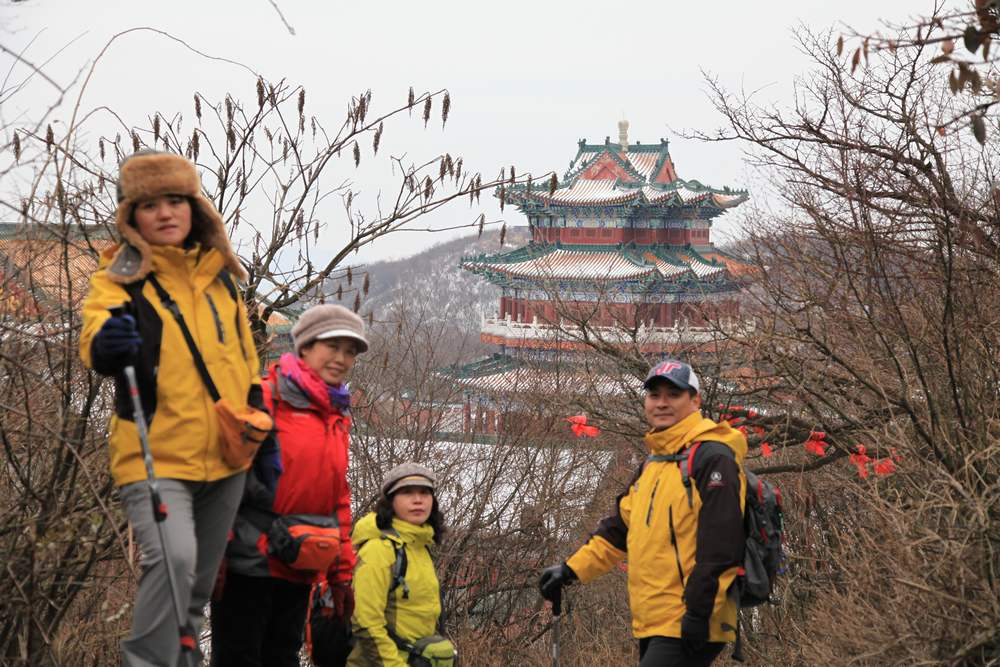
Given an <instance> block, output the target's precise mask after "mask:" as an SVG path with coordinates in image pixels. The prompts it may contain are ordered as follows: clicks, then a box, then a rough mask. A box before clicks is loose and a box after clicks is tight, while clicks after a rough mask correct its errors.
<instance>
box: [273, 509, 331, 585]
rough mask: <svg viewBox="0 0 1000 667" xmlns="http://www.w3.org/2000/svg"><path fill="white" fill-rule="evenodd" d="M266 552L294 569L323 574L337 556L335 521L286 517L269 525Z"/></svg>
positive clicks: (323, 518)
mask: <svg viewBox="0 0 1000 667" xmlns="http://www.w3.org/2000/svg"><path fill="white" fill-rule="evenodd" d="M267 544H268V546H267V553H268V555H270V556H273V557H274V558H277V559H278V560H279V561H281V562H282V563H284V564H285V565H288V566H289V567H291V568H294V569H296V570H311V571H315V572H326V571H327V570H329V569H330V566H331V565H333V564H334V563H335V562H336V560H337V558H338V557H339V556H340V526H339V525H338V523H337V520H336V519H334V518H333V517H329V516H320V515H317V514H288V515H286V516H279V517H277V518H276V519H275V520H274V521H272V522H271V527H270V528H268V531H267Z"/></svg>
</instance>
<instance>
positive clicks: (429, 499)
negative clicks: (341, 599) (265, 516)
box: [347, 463, 454, 667]
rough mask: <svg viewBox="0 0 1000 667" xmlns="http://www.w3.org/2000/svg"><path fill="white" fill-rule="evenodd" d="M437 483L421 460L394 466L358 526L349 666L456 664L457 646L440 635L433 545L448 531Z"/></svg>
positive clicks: (355, 538)
mask: <svg viewBox="0 0 1000 667" xmlns="http://www.w3.org/2000/svg"><path fill="white" fill-rule="evenodd" d="M435 483H436V477H435V475H434V473H433V472H431V471H430V470H429V469H427V468H425V467H424V466H422V465H420V464H417V463H403V464H401V465H398V466H396V467H395V468H393V469H392V470H390V471H389V473H388V474H387V475H386V476H385V479H384V480H383V483H382V496H381V497H380V498H379V501H378V505H377V506H376V508H375V511H374V512H371V513H369V514H368V515H366V516H365V517H364V518H362V519H361V520H360V521H358V522H357V523H356V524H355V526H354V532H353V533H352V535H351V539H352V541H353V543H354V546H355V548H356V549H357V550H358V561H357V566H356V567H355V570H354V599H355V605H356V606H355V608H354V616H353V617H352V619H351V626H352V629H353V632H354V636H355V637H356V638H357V644H356V645H355V647H354V650H353V651H352V652H351V656H350V658H349V659H348V662H347V664H348V665H352V666H355V667H372V666H376V665H377V666H379V667H382V666H384V667H404V666H405V665H407V664H417V665H421V664H422V665H435V666H437V665H451V664H453V660H454V648H453V647H452V646H451V643H450V642H448V640H446V639H444V638H442V637H440V636H438V635H436V634H435V633H436V632H437V627H438V619H439V617H440V615H441V589H440V585H439V584H438V578H437V574H436V573H435V572H434V562H433V560H432V558H431V546H432V545H433V544H439V543H440V542H441V538H442V536H443V535H444V530H445V529H444V518H443V516H442V514H441V510H440V509H439V508H438V501H437V498H435V496H434V486H435ZM432 656H436V657H432Z"/></svg>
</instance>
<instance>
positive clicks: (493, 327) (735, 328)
mask: <svg viewBox="0 0 1000 667" xmlns="http://www.w3.org/2000/svg"><path fill="white" fill-rule="evenodd" d="M720 325H721V326H719V327H716V326H713V327H693V326H690V325H688V324H687V322H686V321H678V323H677V324H675V325H674V326H673V327H656V326H651V325H650V326H646V325H645V323H643V324H640V325H639V328H638V330H637V331H636V334H635V340H636V342H639V343H708V342H711V341H717V340H722V339H724V338H725V337H726V334H733V333H736V332H740V333H746V332H750V331H752V330H753V323H752V322H750V321H744V320H736V319H726V320H723V321H722V322H721V323H720ZM587 328H588V330H589V331H590V332H592V333H593V334H594V335H596V336H599V337H600V338H601V339H602V340H605V341H609V342H622V343H624V342H631V341H632V332H631V331H629V330H626V329H624V328H622V327H606V326H593V327H587ZM579 331H580V328H579V327H578V326H576V325H572V324H569V323H567V322H566V321H565V320H562V321H561V322H560V325H559V326H558V327H556V326H553V325H551V324H543V323H540V322H539V321H538V317H537V316H536V317H534V318H532V321H531V322H518V321H516V320H512V319H511V317H510V315H509V314H508V315H507V316H506V317H504V318H499V317H485V316H484V317H483V319H482V332H483V333H484V334H489V335H493V336H502V337H504V338H514V339H522V340H550V341H554V340H556V339H557V338H558V339H561V340H579V339H580V335H579Z"/></svg>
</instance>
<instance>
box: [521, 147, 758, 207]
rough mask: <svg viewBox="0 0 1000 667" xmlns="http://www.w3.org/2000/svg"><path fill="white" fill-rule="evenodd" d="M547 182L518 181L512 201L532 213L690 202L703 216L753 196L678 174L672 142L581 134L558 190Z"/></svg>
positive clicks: (656, 205) (655, 205)
mask: <svg viewBox="0 0 1000 667" xmlns="http://www.w3.org/2000/svg"><path fill="white" fill-rule="evenodd" d="M546 186H547V184H545V183H535V184H533V186H529V185H526V184H525V185H518V186H514V187H513V188H511V189H510V190H508V191H506V192H505V195H506V198H507V201H509V202H511V203H514V204H517V205H518V206H519V207H520V208H521V210H523V211H525V212H526V213H528V212H529V211H531V210H534V209H540V208H551V207H579V206H586V207H592V206H615V207H633V208H635V207H643V208H648V207H657V208H661V209H669V208H685V209H689V210H697V213H698V216H699V217H700V218H702V219H706V218H713V217H715V216H717V215H719V214H720V213H722V212H723V211H724V210H726V209H728V208H732V207H734V206H737V205H739V204H741V203H743V202H744V201H746V199H747V193H746V191H745V190H731V189H730V188H723V189H721V190H718V189H715V188H711V187H708V186H705V185H702V184H701V183H699V182H698V181H693V180H692V181H685V180H683V179H681V178H678V177H677V171H676V169H675V168H674V162H673V160H672V159H671V157H670V150H669V143H668V142H667V140H666V139H660V143H659V144H647V145H643V144H641V143H637V144H634V145H631V144H628V143H627V141H626V142H625V143H624V146H623V145H622V143H617V144H613V143H610V141H607V140H606V141H605V142H604V144H588V143H587V142H586V140H584V139H581V140H580V143H579V144H578V149H577V153H576V157H574V158H573V160H572V161H570V164H569V170H568V171H567V172H566V174H565V175H564V176H563V178H562V182H561V183H560V184H559V185H558V187H557V188H556V189H555V191H553V192H550V191H549V188H548V187H546Z"/></svg>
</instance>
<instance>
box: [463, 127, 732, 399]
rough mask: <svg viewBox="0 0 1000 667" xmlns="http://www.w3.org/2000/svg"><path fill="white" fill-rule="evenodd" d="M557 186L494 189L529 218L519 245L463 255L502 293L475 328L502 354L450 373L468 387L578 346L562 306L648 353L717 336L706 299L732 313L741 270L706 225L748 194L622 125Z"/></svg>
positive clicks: (588, 147)
mask: <svg viewBox="0 0 1000 667" xmlns="http://www.w3.org/2000/svg"><path fill="white" fill-rule="evenodd" d="M553 185H555V187H554V189H553V188H552V186H551V185H550V186H549V187H546V184H539V183H534V184H530V183H529V184H519V185H514V186H511V187H509V188H507V189H505V190H503V191H500V192H498V193H497V195H498V196H499V197H501V198H502V199H503V201H504V203H507V204H513V205H515V206H517V207H518V209H519V210H520V211H521V212H522V213H524V215H525V216H526V217H527V218H528V225H529V227H530V230H531V241H530V242H529V243H528V245H527V246H524V247H521V248H517V249H515V250H512V251H509V252H505V253H501V254H496V255H479V256H475V257H465V258H463V259H462V268H464V269H465V270H467V271H471V272H473V273H476V274H478V275H481V276H483V277H484V278H485V279H486V280H488V281H490V282H491V283H493V284H495V285H497V286H498V287H500V290H501V297H500V303H499V307H498V309H497V311H496V314H495V315H494V316H489V317H486V318H484V321H483V325H482V331H481V338H482V340H483V341H484V342H487V343H490V344H494V345H497V346H499V353H498V354H494V355H492V356H491V357H489V358H487V359H484V360H481V361H479V362H475V363H473V364H469V365H467V366H464V367H462V368H461V369H454V370H453V373H452V375H453V377H455V378H456V379H457V380H459V381H460V382H462V383H463V384H465V385H466V386H467V387H468V388H469V389H470V390H473V389H475V390H485V391H488V392H489V391H502V390H503V387H504V386H505V385H509V384H510V382H511V381H513V380H514V376H515V375H516V376H518V377H519V378H521V380H522V381H523V378H524V374H523V373H521V372H520V371H521V366H522V364H521V362H522V361H524V360H527V359H531V360H535V361H544V360H546V359H551V358H553V357H554V356H555V355H558V354H562V355H563V358H565V355H566V354H569V355H570V356H572V354H574V353H576V352H577V351H581V350H583V349H586V344H585V343H583V342H581V341H580V340H579V339H577V338H576V337H574V336H573V335H572V331H573V329H574V326H573V324H572V323H570V322H568V321H566V320H564V316H565V314H566V313H567V312H572V313H578V314H580V313H582V314H584V316H585V319H586V320H587V327H588V328H589V329H591V330H592V331H597V332H599V333H601V335H602V337H603V338H604V339H605V340H614V338H615V336H619V337H622V342H623V343H625V342H629V343H632V344H638V345H639V348H640V350H641V351H642V352H643V353H648V354H650V355H651V356H652V355H660V354H667V353H669V352H671V351H672V350H675V349H677V348H678V347H679V346H682V345H683V346H686V347H688V348H689V349H690V347H691V346H692V345H694V346H697V345H698V344H700V343H705V344H707V343H708V342H709V341H711V340H714V339H716V338H717V329H713V328H711V327H708V326H706V325H707V323H706V322H705V321H704V320H703V319H702V313H703V309H704V307H705V306H706V305H709V304H710V305H711V306H712V310H713V312H714V313H715V314H716V315H717V316H721V317H722V318H723V319H724V318H726V317H730V318H735V317H736V316H737V315H738V310H739V307H738V301H737V297H738V293H739V290H740V287H741V284H742V280H743V279H744V278H745V277H746V274H747V272H748V267H747V266H746V264H744V263H743V262H742V261H741V260H740V259H738V258H736V257H734V256H732V255H730V254H727V253H725V252H723V251H721V250H719V249H718V248H716V247H715V246H714V245H713V243H712V238H711V229H712V221H713V220H714V219H715V218H716V217H717V216H719V215H721V214H722V213H724V212H725V211H727V210H729V209H732V208H734V207H736V206H738V205H740V204H741V203H743V202H744V201H746V200H747V198H748V194H747V192H746V191H745V190H733V189H730V188H728V187H726V188H722V189H717V188H712V187H708V186H705V185H702V184H701V183H700V182H698V181H695V180H684V179H681V178H680V177H678V175H677V170H676V168H675V166H674V161H673V159H672V158H671V156H670V151H669V144H668V142H667V140H665V139H660V141H659V142H658V143H655V144H642V143H639V142H636V143H635V144H631V143H629V141H628V122H627V121H622V122H621V123H619V141H618V143H611V141H610V137H609V138H607V139H605V141H604V143H603V144H589V143H587V142H586V141H585V140H580V142H579V144H578V147H577V152H576V156H575V157H574V158H573V160H572V161H571V162H570V165H569V170H568V171H567V172H566V174H565V175H564V176H563V178H562V179H561V181H560V182H558V183H554V184H553ZM567 332H569V334H570V335H567ZM626 337H627V338H626ZM532 375H533V376H535V377H536V378H537V379H539V380H540V379H541V378H539V377H538V373H533V374H532ZM477 393H478V392H477Z"/></svg>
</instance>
